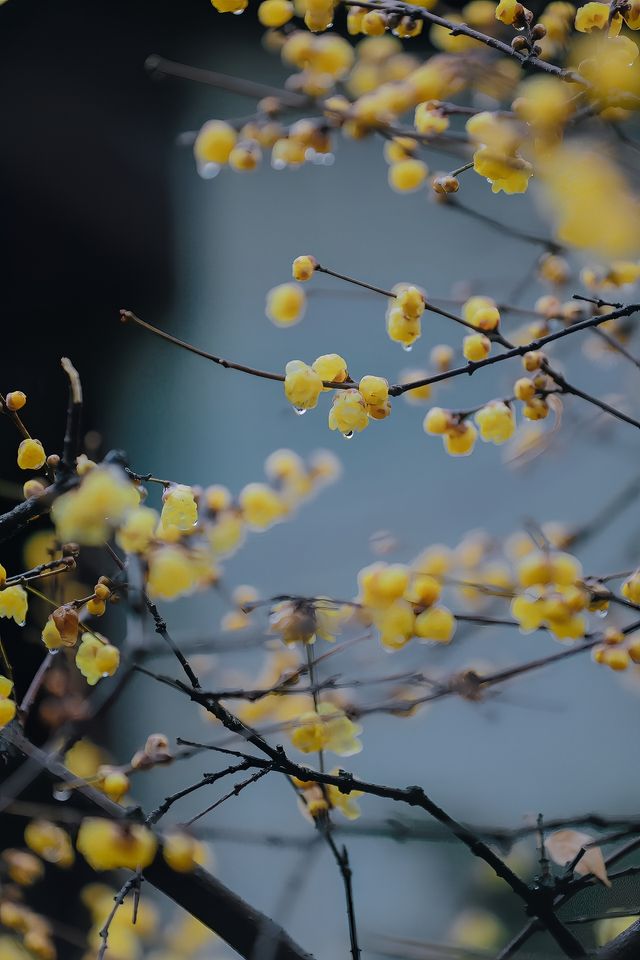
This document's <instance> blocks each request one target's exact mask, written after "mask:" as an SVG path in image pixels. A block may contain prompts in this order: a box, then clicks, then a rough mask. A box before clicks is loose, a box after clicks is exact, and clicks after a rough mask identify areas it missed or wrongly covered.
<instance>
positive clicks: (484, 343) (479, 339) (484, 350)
mask: <svg viewBox="0 0 640 960" xmlns="http://www.w3.org/2000/svg"><path fill="white" fill-rule="evenodd" d="M462 352H463V354H464V356H465V359H466V360H469V361H470V362H471V363H478V362H479V361H480V360H486V358H487V357H488V356H489V354H490V353H491V340H489V338H488V337H485V335H484V333H470V334H468V336H466V337H465V338H464V340H463V341H462Z"/></svg>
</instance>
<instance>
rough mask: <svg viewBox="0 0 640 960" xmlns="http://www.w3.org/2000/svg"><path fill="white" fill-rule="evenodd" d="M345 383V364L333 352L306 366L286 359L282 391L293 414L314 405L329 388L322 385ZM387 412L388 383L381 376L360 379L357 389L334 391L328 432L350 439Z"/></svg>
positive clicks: (386, 415) (303, 411)
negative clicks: (336, 432)
mask: <svg viewBox="0 0 640 960" xmlns="http://www.w3.org/2000/svg"><path fill="white" fill-rule="evenodd" d="M348 380H349V374H348V371H347V364H346V361H345V360H344V359H343V358H342V357H341V356H339V355H338V354H337V353H329V354H325V355H324V356H321V357H318V358H317V359H316V360H314V362H313V363H312V364H311V365H309V364H306V363H305V362H304V361H303V360H290V361H289V363H288V364H287V366H286V371H285V380H284V392H285V396H286V398H287V400H288V401H289V403H291V404H292V406H293V407H294V408H295V410H296V412H297V413H305V412H306V411H307V410H313V409H314V407H316V406H317V403H318V399H319V397H320V394H321V393H322V392H323V391H325V390H327V389H329V388H328V387H325V386H324V384H325V383H330V384H340V383H346V382H347V381H348ZM390 413H391V403H390V402H389V384H388V382H387V380H385V379H384V377H377V376H371V375H367V376H365V377H362V379H361V380H360V382H359V384H358V387H357V389H356V388H353V389H338V390H336V392H335V394H334V398H333V405H332V407H331V410H330V411H329V429H330V430H339V431H340V432H341V433H342V434H343V436H345V437H351V436H353V434H354V432H358V433H359V432H360V431H362V430H364V429H365V428H366V427H368V426H369V421H370V420H383V419H385V417H388V416H389V414H390Z"/></svg>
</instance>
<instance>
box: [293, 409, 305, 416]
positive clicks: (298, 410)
mask: <svg viewBox="0 0 640 960" xmlns="http://www.w3.org/2000/svg"><path fill="white" fill-rule="evenodd" d="M293 410H294V413H297V414H298V416H299V417H302V416H304V414H305V413H306V412H307V411H306V410H305V408H304V407H294V408H293Z"/></svg>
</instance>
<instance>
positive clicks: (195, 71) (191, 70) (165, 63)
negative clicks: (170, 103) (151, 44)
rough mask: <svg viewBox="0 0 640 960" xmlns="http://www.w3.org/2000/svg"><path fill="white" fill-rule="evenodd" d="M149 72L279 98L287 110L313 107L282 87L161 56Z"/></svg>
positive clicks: (258, 96) (152, 58) (248, 94)
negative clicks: (192, 65)
mask: <svg viewBox="0 0 640 960" xmlns="http://www.w3.org/2000/svg"><path fill="white" fill-rule="evenodd" d="M144 65H145V68H146V69H147V70H148V71H149V73H150V74H154V75H156V76H165V77H177V78H178V79H180V80H191V81H192V82H195V83H204V84H206V85H207V86H209V87H217V88H218V89H220V90H227V91H228V92H229V93H237V94H239V95H240V96H243V97H254V98H255V99H258V100H261V99H262V98H263V97H277V99H278V100H279V101H280V102H281V103H282V104H283V105H284V106H287V107H299V108H304V107H307V106H309V104H310V102H312V101H310V99H309V97H307V96H305V95H304V94H301V93H294V92H293V91H292V90H283V89H282V88H281V87H272V86H269V85H268V84H266V83H257V82H256V81H255V80H245V79H244V78H243V77H232V76H230V75H229V74H226V73H217V72H216V71H214V70H203V69H202V68H200V67H191V66H189V65H188V64H186V63H176V61H175V60H167V59H165V58H164V57H161V56H159V55H158V54H157V53H154V54H151V55H150V56H148V57H147V59H146V60H145V64H144Z"/></svg>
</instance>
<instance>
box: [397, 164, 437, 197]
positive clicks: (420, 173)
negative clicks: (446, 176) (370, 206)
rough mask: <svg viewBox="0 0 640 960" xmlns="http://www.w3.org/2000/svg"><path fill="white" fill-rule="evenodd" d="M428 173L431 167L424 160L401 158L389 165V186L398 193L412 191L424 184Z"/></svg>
mask: <svg viewBox="0 0 640 960" xmlns="http://www.w3.org/2000/svg"><path fill="white" fill-rule="evenodd" d="M428 173H429V168H428V166H427V165H426V163H424V162H423V161H422V160H415V159H413V158H409V159H407V160H399V161H398V162H397V163H392V164H391V166H390V167H389V173H388V179H389V186H390V187H391V188H392V190H395V191H396V193H412V192H413V191H414V190H418V189H419V188H420V187H421V186H422V184H423V183H424V181H425V180H426V178H427V174H428Z"/></svg>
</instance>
